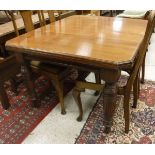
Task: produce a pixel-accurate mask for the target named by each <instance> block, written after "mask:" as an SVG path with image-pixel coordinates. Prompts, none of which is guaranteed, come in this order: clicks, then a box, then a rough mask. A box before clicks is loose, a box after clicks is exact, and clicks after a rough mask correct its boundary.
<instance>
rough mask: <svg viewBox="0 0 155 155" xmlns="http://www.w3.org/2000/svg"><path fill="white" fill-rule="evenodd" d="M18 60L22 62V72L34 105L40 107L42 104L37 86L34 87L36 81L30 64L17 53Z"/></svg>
mask: <svg viewBox="0 0 155 155" xmlns="http://www.w3.org/2000/svg"><path fill="white" fill-rule="evenodd" d="M17 60H18V61H19V62H20V63H21V65H22V67H21V72H22V76H23V79H24V83H25V84H26V86H27V89H28V93H29V95H30V96H31V98H32V104H33V106H34V107H39V106H40V101H39V99H38V97H37V94H36V92H35V87H34V83H33V81H32V80H31V79H32V78H31V74H30V69H29V65H28V64H26V62H25V61H24V58H23V56H22V55H21V54H17Z"/></svg>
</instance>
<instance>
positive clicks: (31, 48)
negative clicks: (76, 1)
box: [6, 15, 147, 67]
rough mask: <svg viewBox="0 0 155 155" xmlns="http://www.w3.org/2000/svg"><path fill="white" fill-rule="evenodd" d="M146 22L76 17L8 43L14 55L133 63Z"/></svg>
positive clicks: (91, 61)
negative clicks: (29, 54) (18, 53)
mask: <svg viewBox="0 0 155 155" xmlns="http://www.w3.org/2000/svg"><path fill="white" fill-rule="evenodd" d="M146 26H147V21H146V20H137V19H127V18H114V17H101V16H82V15H75V16H70V17H68V18H65V19H62V20H60V21H56V22H54V23H51V24H49V25H46V26H44V27H42V28H38V29H36V30H34V31H31V32H29V33H26V34H24V35H21V36H19V37H17V38H14V39H12V40H9V41H8V42H7V43H6V48H7V49H8V50H10V51H14V52H22V53H31V54H35V55H48V56H49V57H50V56H53V57H57V58H60V59H65V60H68V61H71V60H72V61H80V62H82V63H94V65H96V66H98V65H100V66H102V67H104V66H105V65H107V64H109V65H113V66H119V65H122V64H128V63H132V62H133V60H134V58H135V56H136V54H137V51H138V49H139V46H140V45H141V43H142V40H143V37H144V34H145V30H146Z"/></svg>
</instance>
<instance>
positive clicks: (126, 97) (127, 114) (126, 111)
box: [124, 91, 130, 133]
mask: <svg viewBox="0 0 155 155" xmlns="http://www.w3.org/2000/svg"><path fill="white" fill-rule="evenodd" d="M129 94H130V91H126V93H125V95H124V118H125V133H128V132H129V125H130V106H129V100H130V95H129Z"/></svg>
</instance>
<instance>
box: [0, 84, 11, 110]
mask: <svg viewBox="0 0 155 155" xmlns="http://www.w3.org/2000/svg"><path fill="white" fill-rule="evenodd" d="M0 101H1V103H2V107H3V108H4V109H5V110H7V109H8V108H9V107H10V103H9V99H8V96H7V94H6V91H5V88H4V85H3V83H1V82H0Z"/></svg>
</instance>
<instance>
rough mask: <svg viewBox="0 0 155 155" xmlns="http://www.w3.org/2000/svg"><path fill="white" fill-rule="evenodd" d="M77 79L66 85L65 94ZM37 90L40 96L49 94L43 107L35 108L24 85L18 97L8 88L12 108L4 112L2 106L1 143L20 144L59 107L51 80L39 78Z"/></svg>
mask: <svg viewBox="0 0 155 155" xmlns="http://www.w3.org/2000/svg"><path fill="white" fill-rule="evenodd" d="M76 77H77V74H76V73H74V74H73V75H71V76H70V77H69V79H68V80H67V81H66V82H65V83H64V94H67V93H68V92H69V91H70V90H71V88H73V85H74V83H73V82H72V81H73V79H75V78H76ZM19 81H20V80H19ZM35 89H36V91H37V93H38V94H41V93H43V92H44V91H45V90H47V89H49V90H50V91H49V93H48V94H47V95H46V96H45V97H44V98H42V99H41V106H40V107H39V108H33V107H32V102H31V98H30V97H29V95H28V94H27V90H26V88H25V86H24V85H23V83H21V84H20V85H19V87H18V92H20V93H19V94H18V96H15V94H14V93H13V92H12V91H10V89H9V87H8V88H7V94H8V97H9V100H10V104H11V106H10V108H9V109H8V110H3V108H2V106H1V104H0V143H1V144H3V143H4V144H7V143H11V144H18V143H21V142H22V141H23V140H24V139H25V138H26V137H27V136H28V134H29V133H30V132H31V131H32V130H33V129H34V128H35V127H36V126H37V125H38V124H39V123H40V121H41V120H42V119H43V118H44V117H45V116H46V115H47V114H48V113H49V112H50V111H51V110H52V109H53V108H54V107H55V106H56V105H57V103H58V101H59V100H58V97H57V94H56V91H55V89H54V88H53V87H52V88H51V87H49V79H47V78H46V77H43V76H42V77H39V78H38V79H37V80H36V81H35ZM60 113H61V112H60Z"/></svg>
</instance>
